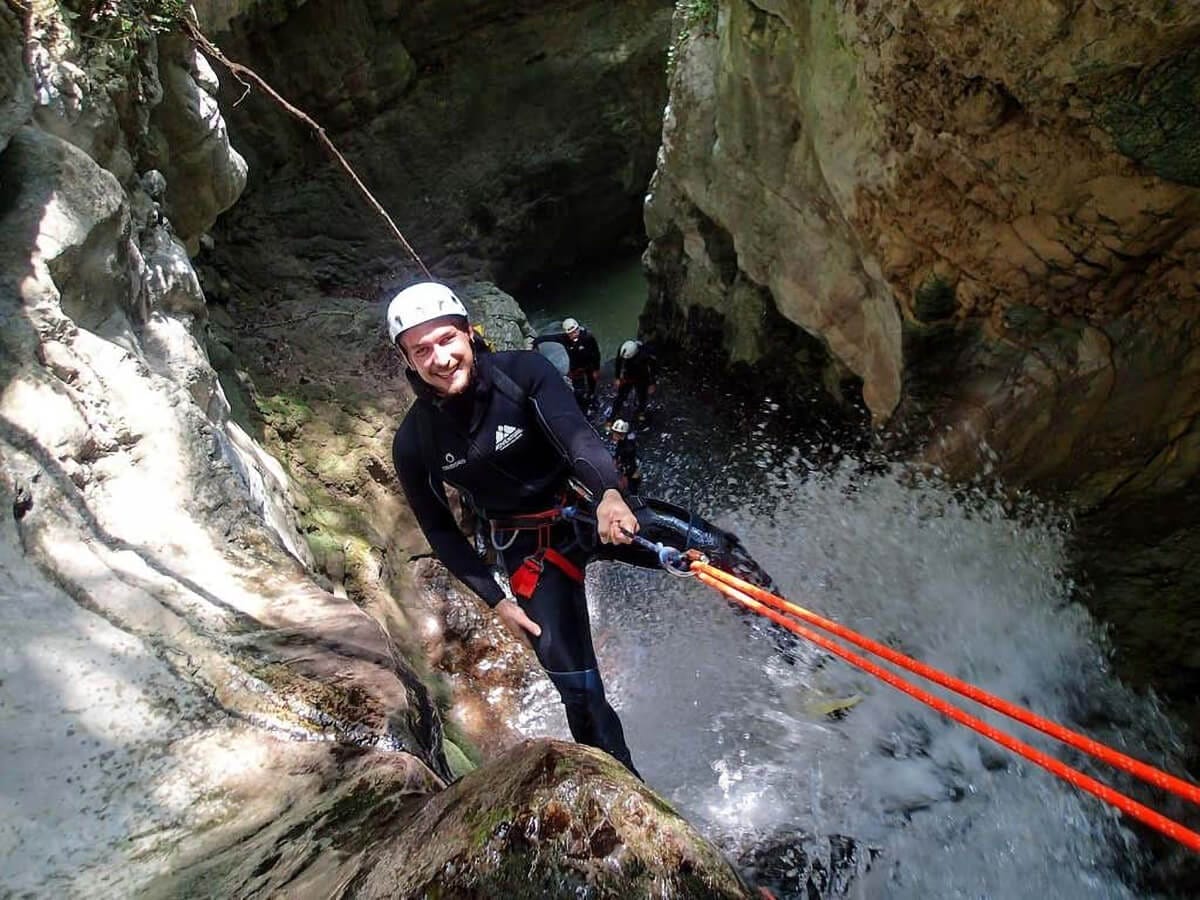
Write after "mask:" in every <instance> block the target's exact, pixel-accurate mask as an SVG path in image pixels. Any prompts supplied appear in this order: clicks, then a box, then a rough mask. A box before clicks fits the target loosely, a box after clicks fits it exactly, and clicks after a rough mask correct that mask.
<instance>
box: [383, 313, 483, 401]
mask: <svg viewBox="0 0 1200 900" xmlns="http://www.w3.org/2000/svg"><path fill="white" fill-rule="evenodd" d="M397 343H398V344H399V345H400V349H401V350H403V351H404V355H405V356H406V357H407V358H408V363H409V365H411V366H412V367H413V368H414V369H416V372H417V374H418V375H419V376H420V377H421V380H422V381H424V382H425V383H426V384H427V385H429V386H430V387H431V388H433V389H434V390H435V391H437V392H438V393H439V394H441V395H442V396H443V397H452V396H454V395H456V394H461V393H462V392H463V391H465V390H466V389H467V387H468V386H469V385H470V383H471V372H472V371H473V369H474V367H475V351H474V350H473V349H472V347H471V332H470V331H469V330H468V329H467V327H466V326H465V324H464V322H463V320H462V319H461V318H459V317H458V316H442V317H441V318H438V319H431V320H430V321H428V322H422V323H421V324H420V325H414V326H413V327H412V328H410V329H408V330H407V331H405V332H403V333H401V335H400V337H399V339H398V340H397Z"/></svg>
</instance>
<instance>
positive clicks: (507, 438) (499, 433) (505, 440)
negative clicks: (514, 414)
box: [496, 425, 525, 450]
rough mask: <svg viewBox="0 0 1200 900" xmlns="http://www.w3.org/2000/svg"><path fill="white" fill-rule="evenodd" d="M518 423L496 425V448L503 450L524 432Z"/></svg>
mask: <svg viewBox="0 0 1200 900" xmlns="http://www.w3.org/2000/svg"><path fill="white" fill-rule="evenodd" d="M524 433H525V432H523V431H522V430H521V429H520V428H518V427H517V426H516V425H498V426H496V449H497V450H503V449H504V448H505V447H507V446H508V445H509V444H511V443H512V442H513V441H515V440H517V439H518V438H520V436H521V435H522V434H524Z"/></svg>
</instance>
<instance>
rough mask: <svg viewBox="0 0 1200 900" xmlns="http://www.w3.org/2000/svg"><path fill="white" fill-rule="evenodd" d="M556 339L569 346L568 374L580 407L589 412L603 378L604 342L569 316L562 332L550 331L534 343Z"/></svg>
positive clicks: (559, 342)
mask: <svg viewBox="0 0 1200 900" xmlns="http://www.w3.org/2000/svg"><path fill="white" fill-rule="evenodd" d="M546 341H553V342H554V343H556V344H562V345H563V346H564V347H566V348H567V358H568V359H569V360H570V362H571V368H570V370H569V371H568V372H567V377H568V378H570V379H571V386H572V387H573V388H574V390H575V399H576V401H577V402H578V403H579V408H580V409H582V410H584V411H585V412H586V411H587V410H588V409H590V408H591V407H592V405H593V404H594V403H595V402H596V384H597V382H598V381H599V380H600V345H599V344H598V343H596V338H595V337H594V336H593V335H592V333H591V332H590V331H588V330H587V329H586V328H584V327H583V326H581V325H580V324H579V322H577V321H576V320H575V319H571V318H566V319H563V323H562V334H548V335H545V336H542V337H536V338H534V339H533V346H534V347H536V346H537V345H538V344H543V343H545V342H546Z"/></svg>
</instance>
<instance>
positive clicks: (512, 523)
mask: <svg viewBox="0 0 1200 900" xmlns="http://www.w3.org/2000/svg"><path fill="white" fill-rule="evenodd" d="M563 509H564V507H562V506H553V507H551V508H550V509H544V510H539V511H538V512H532V513H519V514H517V515H513V516H506V517H504V518H502V519H489V520H488V528H489V530H490V533H491V540H492V546H493V547H495V548H496V550H497V551H499V552H500V553H503V552H504V551H505V550H507V549H509V548H510V547H511V546H512V545H513V544H515V543H516V541H517V538H518V537H520V536H521V533H522V532H530V531H532V532H535V533H536V534H537V547H536V549H535V550H534V551H533V553H531V554H530V555H529V556H527V557H525V559H524V560H523V561H522V562H521V564H520V565H519V566H517V568H516V570H515V571H514V572H513V573H512V574H510V575H509V576H508V584H509V587H511V588H512V592H513V594H514V595H515V596H517V597H520V598H521V599H522V600H528V599H529V598H531V597H532V596H533V593H534V591H536V590H537V586H538V582H539V581H540V580H541V578H542V573H543V572H544V571H545V568H546V563H550V564H551V565H553V566H554V567H555V568H557V569H559V570H560V571H561V572H563V573H564V574H565V575H566V576H567V577H568V578H570V579H571V580H572V581H574V582H576V583H577V584H583V570H582V569H581V568H580V567H579V566H577V565H575V563H573V562H571V560H569V559H567V557H565V556H564V555H563V554H562V553H560V552H559V551H557V550H555V549H554V548H553V547H552V546H550V541H551V538H552V535H553V530H554V526H555V525H557V524H558V523H559V522H562V521H565V520H566V518H567V517H566V516H565V515H563ZM504 532H512V534H511V535H510V536H509V537H508V538H507V539H501V537H500V535H501V534H502V533H504Z"/></svg>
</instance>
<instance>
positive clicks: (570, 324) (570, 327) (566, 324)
mask: <svg viewBox="0 0 1200 900" xmlns="http://www.w3.org/2000/svg"><path fill="white" fill-rule="evenodd" d="M562 328H563V332H564V333H566V334H570V333H571V332H572V331H578V330H579V321H578V320H576V319H572V318H566V319H563V326H562Z"/></svg>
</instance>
